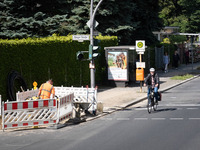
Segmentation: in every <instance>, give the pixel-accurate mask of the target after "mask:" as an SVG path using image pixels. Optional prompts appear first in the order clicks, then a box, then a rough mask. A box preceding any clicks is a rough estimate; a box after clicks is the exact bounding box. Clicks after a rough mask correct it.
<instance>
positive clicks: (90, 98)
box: [16, 86, 97, 111]
mask: <svg viewBox="0 0 200 150" xmlns="http://www.w3.org/2000/svg"><path fill="white" fill-rule="evenodd" d="M54 88H55V95H56V96H58V97H59V98H60V97H64V96H66V95H68V94H70V93H74V99H73V101H74V102H88V103H90V105H89V108H88V110H89V111H96V109H97V88H84V87H63V86H60V87H56V86H55V87H54ZM37 94H38V89H36V90H30V91H29V90H28V91H25V92H18V93H17V94H16V97H17V101H23V100H25V99H28V98H31V97H33V96H37Z"/></svg>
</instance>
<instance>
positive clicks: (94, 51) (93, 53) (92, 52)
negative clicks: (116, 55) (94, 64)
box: [89, 45, 99, 60]
mask: <svg viewBox="0 0 200 150" xmlns="http://www.w3.org/2000/svg"><path fill="white" fill-rule="evenodd" d="M98 49H99V46H93V45H89V60H92V59H95V58H97V57H98V56H99V53H98Z"/></svg>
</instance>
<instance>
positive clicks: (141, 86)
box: [140, 54, 142, 92]
mask: <svg viewBox="0 0 200 150" xmlns="http://www.w3.org/2000/svg"><path fill="white" fill-rule="evenodd" d="M140 62H142V54H140ZM140 92H142V81H140Z"/></svg>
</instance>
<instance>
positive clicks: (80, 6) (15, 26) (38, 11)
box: [0, 0, 162, 44]
mask: <svg viewBox="0 0 200 150" xmlns="http://www.w3.org/2000/svg"><path fill="white" fill-rule="evenodd" d="M158 1H159V0H140V1H136V0H124V1H122V0H107V1H103V2H102V5H101V6H100V8H99V9H98V11H97V15H96V18H95V20H97V21H98V22H99V26H98V27H97V28H96V30H98V31H99V32H100V33H101V34H102V35H116V36H118V37H119V40H120V43H121V44H133V43H134V41H135V40H136V39H141V40H147V43H149V44H150V43H152V42H154V41H155V39H154V36H153V34H152V31H153V30H157V29H159V28H160V27H161V26H162V24H161V19H160V18H159V17H158V12H159V7H158ZM98 2H99V0H94V8H95V6H96V5H97V3H98ZM89 13H90V0H2V2H0V22H1V24H0V30H1V31H0V38H9V39H10V38H24V37H34V36H35V37H45V36H49V35H52V34H53V33H58V34H60V35H68V34H69V33H70V34H89V27H87V25H86V23H87V21H88V20H89Z"/></svg>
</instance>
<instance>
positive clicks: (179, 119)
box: [170, 118, 183, 120]
mask: <svg viewBox="0 0 200 150" xmlns="http://www.w3.org/2000/svg"><path fill="white" fill-rule="evenodd" d="M170 120H183V118H170Z"/></svg>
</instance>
